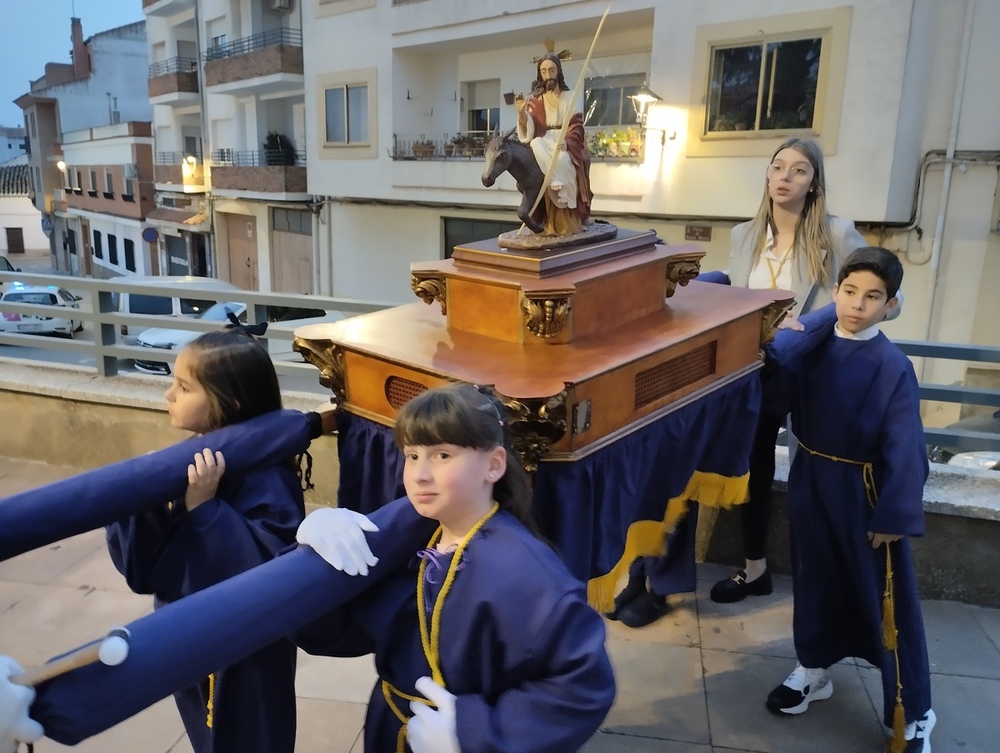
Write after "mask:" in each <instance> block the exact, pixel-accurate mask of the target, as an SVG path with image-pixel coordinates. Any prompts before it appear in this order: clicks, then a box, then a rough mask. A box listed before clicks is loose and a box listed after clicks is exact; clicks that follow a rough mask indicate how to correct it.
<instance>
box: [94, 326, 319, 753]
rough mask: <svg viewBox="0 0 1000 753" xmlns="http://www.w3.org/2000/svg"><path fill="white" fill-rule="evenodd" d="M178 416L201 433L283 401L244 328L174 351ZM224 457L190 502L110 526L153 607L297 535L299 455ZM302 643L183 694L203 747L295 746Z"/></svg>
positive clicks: (199, 468) (191, 470)
mask: <svg viewBox="0 0 1000 753" xmlns="http://www.w3.org/2000/svg"><path fill="white" fill-rule="evenodd" d="M164 396H165V398H166V400H167V407H168V412H169V414H170V423H171V425H172V426H174V427H175V428H178V429H184V430H187V431H192V432H195V433H196V434H204V433H205V432H209V431H212V430H214V429H219V428H221V427H224V426H229V425H232V424H238V423H240V422H243V421H246V420H248V419H250V418H254V417H256V416H260V415H262V414H264V413H269V412H271V411H276V410H279V409H280V408H281V392H280V390H279V388H278V378H277V375H276V374H275V371H274V366H273V364H272V363H271V358H270V356H269V355H268V353H267V351H266V350H265V349H264V348H263V347H262V346H261V345H260V344H259V343H258V342H256V341H255V340H254V339H253V337H252V336H251V335H250V334H249V333H248V332H246V331H245V330H244V329H242V328H240V327H236V328H233V329H227V330H224V331H219V332H209V333H206V334H204V335H201V336H200V337H198V338H197V339H195V340H193V341H192V342H191V343H190V344H189V345H187V346H186V347H185V348H184V349H183V350H182V351H181V352H180V353H179V354H178V356H177V361H176V363H175V365H174V370H173V383H172V384H171V385H170V387H169V388H168V389H167V391H166V393H165V395H164ZM225 470H226V464H225V458H224V457H223V455H222V453H221V452H216V453H214V454H213V453H212V452H211V451H210V450H207V449H206V450H204V451H203V452H200V453H197V454H196V455H195V456H194V458H193V460H192V462H191V464H190V465H189V466H188V488H187V491H186V493H185V494H184V497H183V498H181V499H176V500H173V501H171V502H168V503H166V504H164V505H163V506H162V507H161V508H159V509H156V510H153V511H151V512H146V513H141V514H138V515H134V516H132V517H130V518H128V519H126V520H123V521H121V522H118V523H114V524H112V525H110V526H108V527H107V529H106V532H107V541H108V550H109V552H110V554H111V559H112V560H113V561H114V563H115V567H117V568H118V570H119V571H120V572H121V573H122V575H124V576H125V578H126V580H127V581H128V584H129V586H130V587H131V589H132V590H133V591H135V592H136V593H151V594H153V596H154V601H153V604H154V607H159V606H161V605H163V604H167V603H169V602H172V601H176V600H177V599H181V598H183V597H184V596H187V595H189V594H191V593H194V592H196V591H200V590H202V589H203V588H206V587H208V586H211V585H213V584H215V583H219V582H221V581H223V580H226V579H227V578H230V577H232V576H234V575H236V574H238V573H241V572H243V571H245V570H249V569H250V568H252V567H255V566H257V565H259V564H261V563H263V562H266V561H268V560H270V559H272V558H273V557H274V555H275V554H276V553H277V552H278V551H279V550H280V549H282V548H284V547H285V546H286V545H288V544H291V543H293V542H294V540H295V530H296V528H297V527H298V525H299V524H300V523H301V522H302V520H303V517H304V515H305V505H304V501H303V496H302V488H301V486H300V482H299V479H298V478H297V476H296V473H295V470H294V466H293V464H292V462H291V461H290V460H289V462H282V463H279V464H276V465H269V466H264V467H260V468H257V469H256V470H254V471H252V472H250V473H247V474H244V475H242V476H235V477H234V476H232V475H225ZM295 653H296V649H295V645H294V644H293V643H292V642H291V641H290V640H284V639H283V640H281V641H279V642H278V643H274V644H271V645H270V646H268V647H266V648H264V649H262V650H261V651H258V652H257V653H255V654H253V655H252V656H250V657H248V658H246V659H244V660H242V661H240V662H238V663H236V664H234V665H232V666H231V667H227V668H226V669H222V670H220V671H218V672H215V673H213V674H212V675H210V676H209V677H207V678H205V680H204V681H202V682H201V683H199V684H198V685H196V686H194V687H190V688H186V689H184V690H182V691H179V692H177V693H175V694H174V699H175V701H176V702H177V708H178V709H179V711H180V714H181V718H182V719H183V721H184V728H185V729H186V730H187V734H188V738H189V739H190V742H191V747H192V748H193V749H194V751H195V753H228V752H229V751H240V753H292V751H293V750H294V747H295Z"/></svg>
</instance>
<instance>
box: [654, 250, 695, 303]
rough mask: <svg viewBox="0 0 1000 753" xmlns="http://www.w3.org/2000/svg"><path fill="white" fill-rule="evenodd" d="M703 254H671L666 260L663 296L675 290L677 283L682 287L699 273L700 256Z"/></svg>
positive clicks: (667, 295) (669, 294)
mask: <svg viewBox="0 0 1000 753" xmlns="http://www.w3.org/2000/svg"><path fill="white" fill-rule="evenodd" d="M703 255H704V254H696V255H695V254H693V255H691V256H686V255H684V256H673V257H671V258H669V259H668V260H667V273H666V280H665V281H664V290H663V297H664V298H669V297H670V296H672V295H673V294H674V292H675V291H676V290H677V286H678V285H680V286H681V287H683V286H685V285H687V284H688V283H689V282H691V280H693V279H694V278H695V277H697V276H698V275H699V274H700V272H701V257H702V256H703Z"/></svg>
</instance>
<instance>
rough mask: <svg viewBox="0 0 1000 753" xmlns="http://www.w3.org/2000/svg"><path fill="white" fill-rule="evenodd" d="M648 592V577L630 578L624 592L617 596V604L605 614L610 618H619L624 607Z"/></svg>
mask: <svg viewBox="0 0 1000 753" xmlns="http://www.w3.org/2000/svg"><path fill="white" fill-rule="evenodd" d="M644 593H646V578H645V577H642V578H629V581H628V584H626V586H625V588H623V589H622V592H621V593H620V594H618V595H617V596H616V597H615V606H614V609H612V610H611V611H610V612H605V613H604V616H605V617H607V618H608V619H609V620H617V619H618V617H619V615H620V614H621V611H622V609H623V608H624V607H625V606H626V605H627V604H629V603H631V602H632V601H633V600H634V599H635V598H636V597H638V596H641V595H642V594H644Z"/></svg>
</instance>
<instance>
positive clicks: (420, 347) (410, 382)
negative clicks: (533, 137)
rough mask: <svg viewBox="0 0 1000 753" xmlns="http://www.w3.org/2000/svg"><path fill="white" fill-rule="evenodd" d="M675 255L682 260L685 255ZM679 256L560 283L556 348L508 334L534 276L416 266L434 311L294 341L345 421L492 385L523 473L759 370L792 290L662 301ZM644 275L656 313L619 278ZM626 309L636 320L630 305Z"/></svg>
mask: <svg viewBox="0 0 1000 753" xmlns="http://www.w3.org/2000/svg"><path fill="white" fill-rule="evenodd" d="M675 251H676V249H675ZM677 253H679V255H680V256H684V255H685V254H688V255H690V254H691V248H690V247H686V250H681V251H678V252H677ZM700 253H701V252H700V251H697V254H698V255H699V256H700ZM673 256H674V253H673V252H672V251H671V249H670V247H664V246H656V247H655V248H652V249H647V250H645V251H639V252H636V253H634V254H632V255H630V256H629V257H627V259H624V260H612V261H605V262H599V263H597V264H593V265H590V266H585V267H584V268H582V269H578V270H573V271H572V272H570V273H568V274H571V275H574V276H573V277H572V280H571V281H572V284H573V285H574V286H575V292H574V293H573V297H572V300H571V305H570V309H571V310H575V311H576V315H577V316H578V317H579V318H575V319H574V320H573V321H572V322H571V324H570V326H569V327H568V329H569V333H570V335H572V337H567V339H566V340H565V341H562V342H556V341H555V340H554V335H553V336H549V337H542V336H539V335H537V334H535V333H534V332H531V331H530V328H528V325H527V324H524V327H525V328H526V329H528V330H529V333H530V335H528V336H526V335H525V334H524V333H523V332H522V331H518V328H517V326H515V324H513V323H512V322H514V321H521V322H522V323H523V321H524V320H523V319H520V320H518V319H517V317H514V316H513V315H512V313H511V311H510V309H511V308H512V307H513V305H514V303H513V302H514V300H515V298H514V294H513V291H518V292H519V293H521V294H525V290H528V291H530V290H532V289H533V288H532V286H533V285H534V284H535V283H537V282H538V281H539V280H538V278H537V277H536V276H529V275H524V274H521V273H513V272H503V271H497V270H486V271H482V272H474V271H473V270H471V269H468V270H466V269H459V268H458V265H451V264H450V263H448V262H441V263H434V264H432V265H414V266H415V267H417V266H420V268H421V269H428V270H431V269H432V270H434V271H435V272H440V273H441V275H442V277H444V280H445V282H444V287H443V288H442V290H443V291H444V292H442V293H440V294H439V295H435V296H431V297H430V298H431V300H438V301H439V303H440V304H441V305H440V308H439V307H437V306H435V307H429V306H425V305H423V304H421V303H413V304H409V305H405V306H399V307H397V308H393V309H387V310H385V311H379V312H375V313H372V314H366V315H364V316H357V317H352V318H350V319H347V320H344V321H341V322H334V323H329V324H315V325H310V326H308V327H303V328H301V329H299V330H296V333H295V334H296V338H295V339H296V345H295V347H296V350H298V351H299V352H301V353H302V354H303V355H304V356H305V358H306V359H307V360H309V361H310V362H311V363H313V364H315V365H316V366H317V367H319V368H320V370H321V372H322V376H321V379H320V381H321V382H322V383H323V384H324V385H326V386H328V387H330V388H331V390H332V391H333V392H334V395H335V396H336V398H337V400H338V401H339V402H340V404H341V406H342V407H343V408H344V409H346V410H349V411H350V412H352V413H355V414H357V415H361V416H365V417H367V418H369V419H372V420H374V421H377V422H380V423H383V424H386V425H391V424H392V423H393V421H394V419H395V416H396V412H397V411H398V410H399V408H400V407H401V406H402V405H403V404H404V403H405V402H406V401H407V400H409V399H410V398H411V397H413V396H414V395H416V394H419V392H421V391H423V390H424V389H426V388H429V387H435V386H438V385H441V384H444V383H446V382H449V381H453V380H461V381H466V382H472V383H475V384H483V385H490V386H493V387H494V389H495V390H496V391H497V392H498V393H499V394H500V396H501V397H502V399H503V400H504V403H505V405H506V406H507V408H508V412H509V416H510V421H511V428H512V430H513V431H512V433H513V435H514V437H515V449H516V450H517V451H518V452H519V454H520V455H521V457H522V460H523V461H524V462H525V465H526V466H527V467H529V469H530V468H532V467H534V466H535V465H536V464H537V462H538V460H539V459H540V458H542V457H545V458H546V459H547V460H554V459H564V460H574V459H576V458H579V457H581V456H583V455H584V454H586V453H588V452H591V451H593V450H594V449H596V448H598V447H601V446H604V445H605V444H607V443H609V442H612V441H614V440H615V439H616V438H617V437H619V436H622V435H623V434H624V433H627V432H629V431H631V430H633V429H634V428H636V427H638V426H640V425H643V424H644V423H645V422H646V421H649V420H653V419H655V418H656V417H658V416H659V415H662V413H663V412H665V411H667V410H670V409H671V408H672V407H674V406H676V405H678V404H680V403H681V402H683V401H687V400H691V399H695V398H696V397H697V396H699V395H701V394H704V392H705V391H710V390H712V389H715V388H718V387H719V386H721V385H723V384H725V383H727V382H728V381H730V380H731V379H735V378H737V377H738V376H740V375H742V374H744V373H746V372H747V371H748V370H752V369H755V368H758V367H759V365H760V355H759V354H760V349H761V343H762V342H763V341H765V340H767V339H769V338H770V337H771V336H773V331H774V328H775V326H776V324H777V322H778V321H779V320H780V318H781V317H782V316H784V312H785V311H786V310H787V308H788V307H790V306H791V304H792V295H791V293H788V292H787V291H780V290H777V291H776V290H749V289H745V288H732V287H729V286H725V285H715V284H711V283H699V282H691V283H690V284H689V285H687V286H686V287H679V288H677V289H676V291H673V290H672V291H671V292H672V293H674V294H673V296H672V297H671V298H669V299H668V300H666V302H664V300H665V299H664V298H663V292H662V290H663V289H662V285H663V282H662V281H663V280H664V279H666V275H667V272H666V269H667V266H668V265H667V260H668V259H670V258H672V257H673ZM628 262H631V264H630V263H628ZM694 264H695V272H696V271H697V262H696V261H695V262H694ZM652 269H656V270H657V273H658V274H659V275H660V277H659V279H660V285H661V289H660V290H661V292H660V293H658V294H657V296H656V300H657V301H658V302H659V305H658V306H653V305H652V304H651V303H650V302H648V301H644V300H636V299H639V298H640V296H639V295H634V294H633V292H632V290H631V289H630V288H629V287H628V286H625V285H624V284H622V282H621V279H622V278H621V277H620V276H621V275H625V276H626V277H627V279H629V280H634V281H637V282H636V288H642V289H643V290H645V287H644V286H643V285H641V284H639V282H638V279H639V277H642V276H643V275H638V273H636V270H644V272H643V274H644V275H647V276H649V277H653V272H652V271H651V270H652ZM599 273H603V274H599ZM561 274H562V273H561ZM561 274H557V275H554V278H555V279H561ZM633 274H636V275H637V276H635V277H634V276H632V275H633ZM692 276H693V275H692ZM425 279H427V278H425ZM552 279H553V278H548V280H547V281H551V280H552ZM567 279H569V278H567ZM591 285H592V286H593V291H592V295H593V297H594V298H595V299H599V300H600V301H603V302H604V303H605V304H606V305H607V306H608V307H609V310H612V311H614V312H616V313H615V316H609V317H607V320H605V319H604V318H602V317H601V316H599V315H598V313H599V310H600V309H601V305H600V304H599V303H595V302H586V303H583V302H581V303H580V305H579V307H577V305H576V298H575V296H576V295H580V294H581V293H582V294H583V295H584V296H585V297H586V296H587V295H590V294H591V291H588V290H587V288H588V286H591ZM567 286H568V283H567ZM643 295H646V294H645V293H643ZM504 296H507V297H504ZM469 298H477V299H480V300H481V301H482V303H477V302H476V301H471V300H469ZM633 301H635V304H636V308H637V309H638V312H639V313H634V312H633V311H632V310H631V309H630V307H629V306H628V305H627V304H629V303H631V302H633ZM456 308H457V313H456ZM579 309H582V310H583V312H588V313H586V315H582V314H581V312H580V311H579ZM443 311H446V312H447V314H446V313H443ZM618 316H621V318H622V319H623V320H624V321H621V320H619V319H618ZM500 320H503V321H502V323H498V322H500ZM582 332H585V333H586V334H585V335H583V334H581V333H582Z"/></svg>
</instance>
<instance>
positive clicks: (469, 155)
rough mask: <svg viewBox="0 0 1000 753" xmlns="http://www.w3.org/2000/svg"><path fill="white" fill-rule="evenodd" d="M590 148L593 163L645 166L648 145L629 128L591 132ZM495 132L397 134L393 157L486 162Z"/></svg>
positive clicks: (588, 139) (395, 135)
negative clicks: (487, 147) (483, 159)
mask: <svg viewBox="0 0 1000 753" xmlns="http://www.w3.org/2000/svg"><path fill="white" fill-rule="evenodd" d="M586 131H587V147H588V149H590V159H591V162H636V163H641V162H642V161H643V158H644V154H645V143H644V141H643V139H642V136H641V134H639V133H638V132H636V131H635V130H634V129H625V128H587V129H586ZM494 135H495V134H494V132H493V131H462V132H461V133H457V134H448V133H444V134H441V135H437V134H430V135H429V136H428V135H426V134H423V133H419V134H414V133H396V134H393V137H392V138H393V146H392V149H391V150H390V152H389V156H390V157H392V159H394V160H434V159H437V160H446V159H450V160H454V159H465V160H471V159H482V158H483V156H484V155H485V154H486V145H487V144H489V143H490V140H491V139H492V138H493V137H494Z"/></svg>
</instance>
